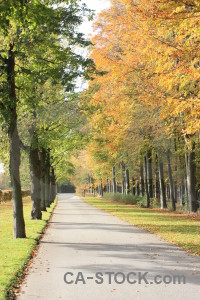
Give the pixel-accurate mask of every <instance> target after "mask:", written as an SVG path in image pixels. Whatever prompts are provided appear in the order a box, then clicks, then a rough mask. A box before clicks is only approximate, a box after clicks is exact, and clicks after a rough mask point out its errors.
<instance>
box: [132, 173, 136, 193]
mask: <svg viewBox="0 0 200 300" xmlns="http://www.w3.org/2000/svg"><path fill="white" fill-rule="evenodd" d="M132 194H133V195H134V196H135V179H134V177H132Z"/></svg>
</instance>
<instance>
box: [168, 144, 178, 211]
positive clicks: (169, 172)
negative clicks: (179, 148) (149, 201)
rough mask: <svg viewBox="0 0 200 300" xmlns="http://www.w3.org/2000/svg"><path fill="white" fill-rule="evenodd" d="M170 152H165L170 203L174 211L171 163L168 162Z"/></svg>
mask: <svg viewBox="0 0 200 300" xmlns="http://www.w3.org/2000/svg"><path fill="white" fill-rule="evenodd" d="M170 156H171V151H170V149H168V150H167V165H168V176H169V190H170V199H171V202H172V209H173V210H174V211H175V210H176V202H175V198H174V185H173V178H172V168H171V161H170Z"/></svg>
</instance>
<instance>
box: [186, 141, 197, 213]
mask: <svg viewBox="0 0 200 300" xmlns="http://www.w3.org/2000/svg"><path fill="white" fill-rule="evenodd" d="M186 173H187V193H188V207H189V211H190V212H191V213H192V212H196V211H197V209H198V203H197V200H196V164H195V143H194V142H193V143H192V149H191V151H190V152H189V153H188V154H186Z"/></svg>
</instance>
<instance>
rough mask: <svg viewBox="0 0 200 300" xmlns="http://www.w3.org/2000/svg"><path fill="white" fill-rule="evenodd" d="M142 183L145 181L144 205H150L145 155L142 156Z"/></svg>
mask: <svg viewBox="0 0 200 300" xmlns="http://www.w3.org/2000/svg"><path fill="white" fill-rule="evenodd" d="M144 177H145V179H144V183H145V192H146V207H147V208H148V207H150V197H149V190H148V177H147V157H146V156H145V158H144Z"/></svg>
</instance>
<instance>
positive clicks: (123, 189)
mask: <svg viewBox="0 0 200 300" xmlns="http://www.w3.org/2000/svg"><path fill="white" fill-rule="evenodd" d="M121 168H122V194H123V195H124V194H125V174H124V173H125V164H124V162H123V161H122V163H121Z"/></svg>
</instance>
